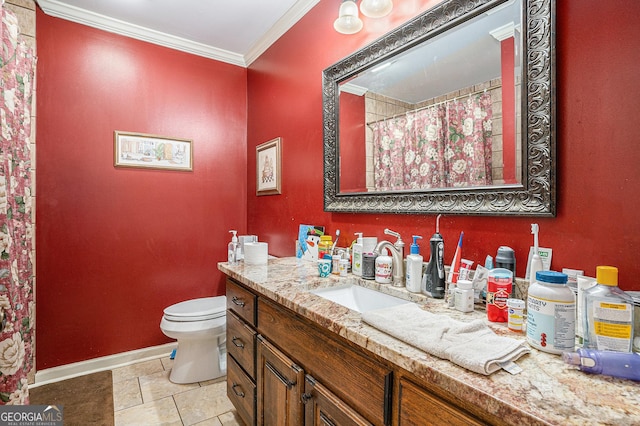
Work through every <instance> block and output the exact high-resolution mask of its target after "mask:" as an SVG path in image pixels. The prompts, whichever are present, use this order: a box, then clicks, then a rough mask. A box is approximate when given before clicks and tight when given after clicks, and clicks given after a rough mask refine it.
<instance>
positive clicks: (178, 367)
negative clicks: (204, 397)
mask: <svg viewBox="0 0 640 426" xmlns="http://www.w3.org/2000/svg"><path fill="white" fill-rule="evenodd" d="M226 306H227V298H226V296H218V297H204V298H201V299H193V300H187V301H184V302H180V303H176V304H175V305H171V306H169V307H168V308H166V309H165V310H164V316H163V317H162V321H160V329H161V330H162V332H163V333H164V334H165V335H166V336H167V337H171V338H172V339H176V340H178V349H177V351H176V357H175V359H174V361H173V367H172V368H171V375H170V376H169V380H171V381H172V382H173V383H195V382H202V381H205V380H211V379H215V378H218V377H221V376H224V375H225V374H226V373H227V347H226V330H227V318H226V312H225V310H226Z"/></svg>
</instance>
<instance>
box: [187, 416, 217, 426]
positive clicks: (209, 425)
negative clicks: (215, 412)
mask: <svg viewBox="0 0 640 426" xmlns="http://www.w3.org/2000/svg"><path fill="white" fill-rule="evenodd" d="M194 426H222V423H221V422H220V419H218V418H217V417H214V418H212V419H207V420H205V421H203V422H200V423H196V424H195V425H194Z"/></svg>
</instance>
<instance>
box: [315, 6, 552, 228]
mask: <svg viewBox="0 0 640 426" xmlns="http://www.w3.org/2000/svg"><path fill="white" fill-rule="evenodd" d="M553 1H554V0H494V1H489V0H484V1H483V0H449V1H444V2H442V3H441V4H439V5H438V6H436V7H434V8H432V9H430V10H428V11H426V12H425V13H423V14H422V15H420V16H418V17H416V18H415V19H413V20H412V21H409V22H407V23H406V24H404V25H402V26H401V27H399V28H397V29H395V30H393V31H391V32H390V33H388V34H387V35H385V36H383V37H382V38H380V39H378V40H377V41H375V42H373V43H372V44H370V45H368V46H366V47H364V48H363V49H361V50H360V51H358V52H356V53H354V54H353V55H351V56H349V57H347V58H345V59H343V60H341V61H340V62H338V63H336V64H334V65H332V66H331V67H329V68H327V69H325V70H324V72H323V114H324V154H325V163H324V171H325V174H324V187H325V194H324V205H325V210H326V211H335V212H372V213H373V212H381V213H454V214H478V215H526V216H555V129H554V126H555V109H554V101H555V99H554V97H555V87H553V85H552V82H553V79H554V76H555V63H554V62H555V58H554V55H553V51H552V48H553V43H554V41H553V34H554V33H553V23H554V22H553V21H554V19H555V18H554V17H553V14H552V10H553V9H554V4H553Z"/></svg>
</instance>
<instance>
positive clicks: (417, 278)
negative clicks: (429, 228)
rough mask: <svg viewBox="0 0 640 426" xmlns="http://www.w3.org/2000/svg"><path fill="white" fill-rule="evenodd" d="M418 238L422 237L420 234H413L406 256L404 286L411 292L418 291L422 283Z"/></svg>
mask: <svg viewBox="0 0 640 426" xmlns="http://www.w3.org/2000/svg"><path fill="white" fill-rule="evenodd" d="M418 239H422V237H421V236H420V235H414V236H413V244H411V252H410V254H409V256H407V282H406V287H407V290H409V291H410V292H412V293H420V291H421V288H420V285H421V284H422V261H423V258H422V256H421V255H420V246H418Z"/></svg>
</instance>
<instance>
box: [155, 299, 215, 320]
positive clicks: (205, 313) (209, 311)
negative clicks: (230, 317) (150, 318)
mask: <svg viewBox="0 0 640 426" xmlns="http://www.w3.org/2000/svg"><path fill="white" fill-rule="evenodd" d="M226 307H227V298H226V297H225V296H217V297H203V298H201V299H192V300H185V301H184V302H180V303H176V304H175V305H171V306H169V307H168V308H166V309H165V310H164V317H165V318H166V319H167V320H169V321H204V320H208V319H214V318H219V317H222V316H224V315H225V309H226Z"/></svg>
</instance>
